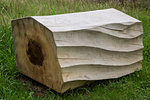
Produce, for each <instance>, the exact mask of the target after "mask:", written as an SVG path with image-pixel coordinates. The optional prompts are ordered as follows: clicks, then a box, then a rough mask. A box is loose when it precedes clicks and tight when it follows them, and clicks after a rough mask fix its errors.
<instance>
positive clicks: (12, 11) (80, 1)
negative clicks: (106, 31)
mask: <svg viewBox="0 0 150 100" xmlns="http://www.w3.org/2000/svg"><path fill="white" fill-rule="evenodd" d="M112 7H113V8H116V9H118V10H121V11H123V12H125V13H127V14H129V15H130V16H133V17H135V18H137V19H139V20H141V21H142V22H143V29H144V35H143V44H144V50H143V63H142V65H143V68H142V70H141V71H138V72H135V73H133V74H130V75H127V76H125V77H122V78H119V79H112V80H103V81H96V82H94V83H92V84H90V85H86V86H83V87H80V88H77V89H74V90H70V91H67V92H66V93H64V94H59V93H56V92H55V91H53V90H51V89H49V88H47V87H45V86H43V85H41V84H39V83H37V82H35V81H33V80H32V79H30V78H27V77H26V76H24V75H22V74H21V73H19V72H18V70H17V69H16V62H15V54H14V45H13V38H12V31H11V20H12V19H15V18H21V17H25V16H37V15H41V16H43V15H54V14H62V13H71V12H80V11H89V10H97V9H105V8H112ZM143 7H144V8H143ZM112 17H113V16H112ZM3 99H4V100H6V99H7V100H18V99H19V100H34V99H35V100H41V99H44V100H45V99H47V100H53V99H56V100H59V99H60V100H63V99H64V100H68V99H69V100H72V99H74V100H80V99H85V100H150V9H149V8H148V7H145V6H139V5H133V4H131V3H128V4H125V5H124V6H122V5H121V4H120V3H118V2H117V3H111V2H107V3H98V2H96V0H95V2H91V1H90V0H87V1H86V0H0V100H3Z"/></svg>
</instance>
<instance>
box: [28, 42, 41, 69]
mask: <svg viewBox="0 0 150 100" xmlns="http://www.w3.org/2000/svg"><path fill="white" fill-rule="evenodd" d="M27 55H28V57H29V59H30V62H31V63H32V64H34V65H39V66H42V65H43V60H44V57H43V53H42V49H41V46H40V45H39V43H38V42H36V41H35V40H29V42H28V50H27Z"/></svg>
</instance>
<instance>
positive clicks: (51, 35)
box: [12, 9, 143, 93]
mask: <svg viewBox="0 0 150 100" xmlns="http://www.w3.org/2000/svg"><path fill="white" fill-rule="evenodd" d="M12 28H13V35H14V45H15V54H16V62H17V67H18V69H19V70H20V71H21V72H22V73H23V74H25V75H27V76H29V77H31V78H32V79H34V80H36V81H38V82H40V83H42V84H44V85H46V86H48V87H50V88H52V89H54V90H55V91H57V92H60V93H63V92H65V91H66V90H68V89H73V88H76V87H78V86H81V85H83V84H85V83H88V82H91V81H93V80H103V79H111V78H118V77H121V76H124V75H127V74H129V73H132V72H134V71H136V70H139V69H141V68H142V66H141V61H142V59H143V58H142V49H143V44H142V34H143V30H142V23H141V21H139V20H137V19H134V18H132V17H130V16H128V15H126V14H124V13H122V12H120V11H118V10H115V9H106V10H96V11H89V12H80V13H71V14H62V15H53V16H32V17H27V18H21V19H17V20H13V21H12Z"/></svg>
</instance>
